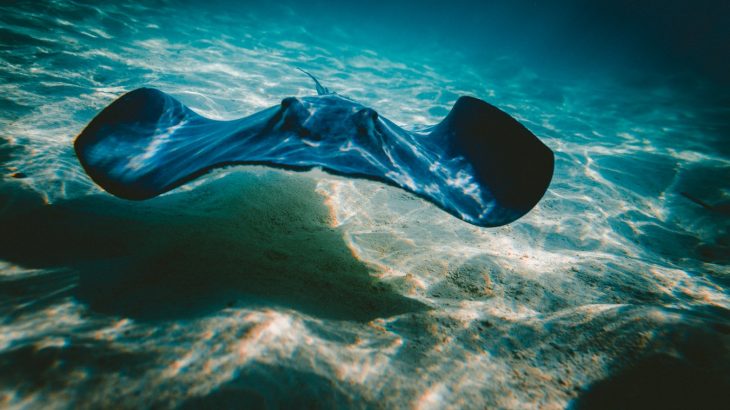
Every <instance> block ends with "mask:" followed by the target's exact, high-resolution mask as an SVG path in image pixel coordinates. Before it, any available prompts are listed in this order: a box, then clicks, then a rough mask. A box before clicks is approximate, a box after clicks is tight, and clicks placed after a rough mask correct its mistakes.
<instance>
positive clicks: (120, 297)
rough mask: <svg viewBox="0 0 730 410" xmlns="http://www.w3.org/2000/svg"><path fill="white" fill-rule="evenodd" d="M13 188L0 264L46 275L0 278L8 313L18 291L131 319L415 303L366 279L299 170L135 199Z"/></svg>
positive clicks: (359, 317) (370, 311)
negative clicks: (63, 196) (50, 195)
mask: <svg viewBox="0 0 730 410" xmlns="http://www.w3.org/2000/svg"><path fill="white" fill-rule="evenodd" d="M21 186H22V185H21V184H19V183H16V182H6V183H4V186H0V199H2V201H0V212H1V214H0V225H1V226H3V227H4V232H5V234H4V235H2V237H1V238H0V258H1V259H5V260H7V261H11V262H13V263H16V264H18V265H21V266H24V267H30V268H45V269H50V270H52V271H53V272H55V274H48V275H42V276H40V277H36V278H26V277H24V278H23V279H17V280H13V279H7V280H4V282H5V283H3V284H2V286H0V289H1V290H2V291H0V296H1V297H5V300H6V306H5V308H10V311H11V314H12V308H13V306H7V303H11V304H15V307H17V309H22V308H24V307H27V306H29V305H35V304H29V303H28V295H31V296H30V297H32V298H35V299H34V300H35V301H38V302H39V303H40V302H41V301H43V300H49V299H52V298H51V296H54V297H62V296H64V295H68V294H69V293H70V294H71V295H73V296H74V297H76V298H77V299H78V300H79V301H81V302H83V303H85V304H87V305H88V306H89V307H90V308H91V309H92V310H94V311H96V312H97V313H101V314H112V315H120V316H125V317H131V318H134V319H137V320H167V319H182V318H192V317H199V316H204V315H206V314H209V313H212V312H215V311H217V310H219V309H222V308H225V307H230V306H238V307H241V306H246V307H248V306H251V307H254V306H259V307H260V306H281V307H285V308H292V309H296V310H299V311H301V312H303V313H306V314H310V315H315V316H318V317H321V318H327V319H342V320H355V321H369V320H371V319H374V318H378V317H387V316H392V315H397V314H400V313H405V312H411V311H418V310H423V309H425V308H426V306H425V305H423V304H422V303H420V302H417V301H415V300H412V299H409V298H406V297H403V296H402V295H400V294H398V293H397V292H395V291H394V290H392V289H390V288H389V287H387V286H386V285H385V284H383V283H380V282H378V281H377V280H375V279H373V278H372V277H371V275H370V269H369V268H368V266H366V265H365V264H364V263H363V262H361V261H359V260H358V259H356V258H355V257H354V256H353V254H352V252H351V251H350V249H349V248H348V247H347V245H346V243H345V242H344V240H343V238H342V234H341V232H339V231H338V230H337V229H335V228H332V227H330V226H329V224H328V221H329V211H328V209H327V208H326V206H324V204H323V198H322V197H321V196H319V194H317V193H316V192H315V183H314V181H313V180H312V179H311V178H309V177H307V176H305V175H300V174H287V173H283V172H280V171H275V170H261V169H258V168H254V169H250V168H249V169H248V170H247V171H246V172H240V171H239V172H233V173H231V174H230V175H227V176H225V177H223V178H219V179H217V180H213V181H209V182H207V183H205V184H203V185H202V186H198V187H197V188H196V189H194V190H191V191H178V192H176V193H173V194H170V195H166V196H163V197H159V198H155V199H153V200H149V201H144V202H130V201H124V200H119V199H116V198H114V197H112V196H111V195H108V194H99V195H93V196H87V197H83V198H79V199H73V200H66V201H61V202H58V203H55V204H53V205H45V204H44V203H43V202H42V201H41V199H40V198H39V197H38V196H37V195H34V194H32V193H31V192H30V191H29V190H27V189H21ZM69 284H71V286H69ZM74 284H76V285H75V286H74ZM64 289H68V290H67V291H64ZM44 298H45V299H44ZM48 303H51V302H48ZM36 307H37V306H36Z"/></svg>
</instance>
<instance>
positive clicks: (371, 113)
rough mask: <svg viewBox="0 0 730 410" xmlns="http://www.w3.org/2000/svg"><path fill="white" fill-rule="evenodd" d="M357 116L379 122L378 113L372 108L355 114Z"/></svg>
mask: <svg viewBox="0 0 730 410" xmlns="http://www.w3.org/2000/svg"><path fill="white" fill-rule="evenodd" d="M355 116H356V117H358V118H362V119H369V120H372V121H373V122H374V121H377V120H378V113H377V112H376V111H375V110H374V109H372V108H363V109H361V110H359V111H358V112H356V113H355Z"/></svg>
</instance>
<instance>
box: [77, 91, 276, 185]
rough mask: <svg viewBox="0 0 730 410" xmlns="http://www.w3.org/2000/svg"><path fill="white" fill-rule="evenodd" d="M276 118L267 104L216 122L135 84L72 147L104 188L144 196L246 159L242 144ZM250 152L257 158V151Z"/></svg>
mask: <svg viewBox="0 0 730 410" xmlns="http://www.w3.org/2000/svg"><path fill="white" fill-rule="evenodd" d="M280 116H281V107H271V108H269V109H266V110H264V111H261V112H259V113H257V114H254V115H251V116H249V117H246V118H242V119H239V120H235V121H214V120H211V119H208V118H205V117H202V116H200V115H198V114H196V113H195V112H193V111H192V110H190V109H189V108H188V107H186V106H185V105H183V104H182V103H181V102H179V101H178V100H176V99H175V98H173V97H171V96H169V95H168V94H165V93H163V92H161V91H158V90H155V89H152V88H139V89H137V90H134V91H131V92H129V93H127V94H124V95H123V96H121V97H119V98H118V99H117V100H116V101H114V102H113V103H111V104H110V105H109V106H108V107H106V108H105V109H104V110H103V111H101V113H99V114H98V115H97V116H96V117H94V119H93V120H92V121H91V122H90V123H89V124H88V125H87V126H86V128H85V129H84V130H83V131H82V132H81V134H79V136H78V137H77V138H76V140H75V141H74V148H75V150H76V156H77V157H78V158H79V161H80V162H81V165H82V166H83V167H84V169H85V170H86V173H87V174H89V176H90V177H91V179H93V180H94V182H96V183H97V184H99V186H101V187H102V188H104V189H105V190H106V191H107V192H110V193H112V194H114V195H116V196H119V197H122V198H126V199H148V198H152V197H155V196H157V195H160V194H161V193H164V192H167V191H169V190H171V189H173V188H175V187H178V186H180V185H182V184H184V183H185V182H187V181H189V180H192V179H194V178H196V177H198V176H200V175H202V174H204V173H205V172H207V171H208V170H210V169H211V168H214V167H220V166H224V165H226V164H233V163H239V162H246V161H245V159H246V158H242V156H241V153H240V151H241V146H242V145H244V144H245V143H246V142H251V140H252V139H255V138H256V137H257V136H258V135H263V134H265V131H266V129H267V127H271V126H272V123H274V122H276V121H277V120H278V119H280ZM253 147H254V145H253V144H252V148H253ZM248 153H249V155H250V156H251V157H255V156H256V150H255V149H251V150H249V152H248Z"/></svg>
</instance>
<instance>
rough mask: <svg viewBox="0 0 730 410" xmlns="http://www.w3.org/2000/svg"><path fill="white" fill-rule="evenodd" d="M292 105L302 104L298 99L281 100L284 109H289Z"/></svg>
mask: <svg viewBox="0 0 730 410" xmlns="http://www.w3.org/2000/svg"><path fill="white" fill-rule="evenodd" d="M292 104H297V105H298V104H301V102H300V101H299V99H298V98H297V97H286V98H284V99H283V100H281V106H282V107H284V108H288V107H289V106H291V105H292Z"/></svg>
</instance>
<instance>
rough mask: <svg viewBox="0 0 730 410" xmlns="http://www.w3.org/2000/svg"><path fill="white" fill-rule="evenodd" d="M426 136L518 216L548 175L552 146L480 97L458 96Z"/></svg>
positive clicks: (546, 183)
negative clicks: (471, 171)
mask: <svg viewBox="0 0 730 410" xmlns="http://www.w3.org/2000/svg"><path fill="white" fill-rule="evenodd" d="M430 137H431V138H432V139H433V140H436V141H438V142H439V143H440V144H444V145H446V146H448V150H450V151H451V153H452V155H461V156H464V157H465V158H466V159H467V160H468V161H469V162H470V164H471V165H472V166H473V167H474V169H475V172H476V175H477V177H478V178H479V179H480V180H481V182H482V183H483V184H484V185H486V186H487V187H488V188H489V190H490V191H491V193H492V194H493V195H494V197H495V200H496V202H497V204H498V205H499V206H501V207H504V208H507V209H510V210H513V211H514V213H515V214H516V215H519V216H522V215H524V214H526V213H527V212H528V211H530V209H532V208H533V207H534V206H535V205H536V204H537V203H538V202H539V201H540V199H541V198H542V197H543V195H544V194H545V192H546V191H547V188H548V186H549V185H550V181H551V180H552V176H553V171H554V164H555V159H554V155H553V152H552V150H550V148H548V147H547V146H546V145H545V144H543V143H542V142H541V141H540V140H539V139H538V138H537V137H536V136H535V135H534V134H533V133H532V132H530V131H529V130H528V129H527V128H525V127H524V126H523V125H522V124H520V123H519V122H518V121H517V120H515V119H514V118H513V117H511V116H510V115H509V114H507V113H505V112H504V111H502V110H500V109H498V108H497V107H495V106H493V105H491V104H489V103H487V102H485V101H482V100H480V99H478V98H474V97H467V96H465V97H460V98H459V99H458V100H457V101H456V103H455V104H454V106H453V108H452V109H451V111H450V112H449V114H448V115H447V116H446V118H444V120H443V121H441V123H439V124H438V125H436V126H435V127H434V128H433V130H432V131H431V134H430ZM519 216H517V217H515V218H514V219H517V218H518V217H519ZM509 222H511V220H507V221H506V222H505V223H509Z"/></svg>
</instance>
